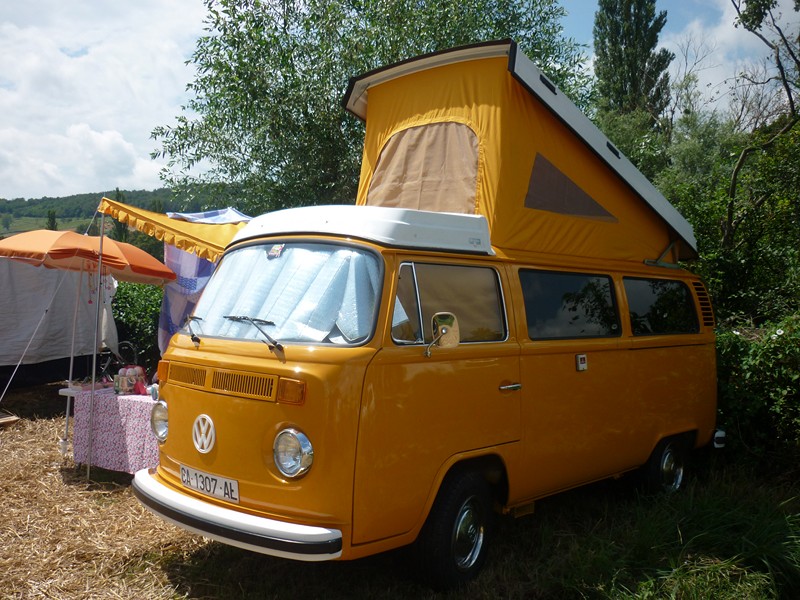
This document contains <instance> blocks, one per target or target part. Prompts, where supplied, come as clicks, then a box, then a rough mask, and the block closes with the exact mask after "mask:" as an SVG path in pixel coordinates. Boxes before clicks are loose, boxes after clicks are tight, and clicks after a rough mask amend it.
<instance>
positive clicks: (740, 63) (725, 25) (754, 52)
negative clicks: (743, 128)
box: [658, 0, 797, 105]
mask: <svg viewBox="0 0 800 600" xmlns="http://www.w3.org/2000/svg"><path fill="white" fill-rule="evenodd" d="M792 2H793V0H778V11H777V12H778V13H780V12H782V13H783V14H784V15H786V16H789V15H793V16H794V15H797V13H795V12H794V11H793V10H792ZM661 4H662V3H661V2H659V4H658V6H659V8H661ZM665 4H668V5H669V7H668V9H667V10H668V12H667V19H668V24H667V27H666V28H665V31H664V32H662V35H661V40H660V41H661V43H662V45H664V46H665V47H667V48H669V49H670V50H671V51H672V52H674V53H675V54H676V57H677V59H676V61H675V62H673V69H674V68H676V67H677V63H678V62H679V60H680V58H681V55H680V51H679V47H680V46H681V44H685V43H686V42H687V41H688V40H690V39H691V40H692V41H693V43H695V44H696V43H702V44H703V45H704V46H705V47H706V48H707V50H710V51H711V53H710V54H709V56H708V58H707V59H706V60H705V61H704V63H703V69H702V70H700V71H699V72H698V76H699V80H700V81H699V83H700V89H701V90H704V91H705V93H706V94H707V95H709V96H710V95H716V96H717V97H718V98H719V99H720V100H721V102H722V103H723V105H724V104H725V103H726V100H725V98H726V94H727V91H728V89H729V87H730V86H731V85H732V84H733V83H734V81H735V80H736V78H737V76H738V75H739V73H741V72H742V70H743V69H744V68H745V67H747V66H749V65H754V64H756V63H759V62H760V61H761V60H763V59H764V58H769V57H770V51H769V49H768V48H767V47H766V45H765V44H764V43H763V42H762V41H761V40H759V39H758V38H757V37H756V36H755V35H753V34H752V33H750V32H749V31H745V30H744V29H743V28H741V27H734V23H735V21H736V11H735V10H734V8H733V5H732V4H731V2H730V0H688V1H687V0H683V1H682V2H681V3H676V2H669V3H665ZM670 21H671V22H673V23H675V22H678V23H680V24H681V25H680V27H670Z"/></svg>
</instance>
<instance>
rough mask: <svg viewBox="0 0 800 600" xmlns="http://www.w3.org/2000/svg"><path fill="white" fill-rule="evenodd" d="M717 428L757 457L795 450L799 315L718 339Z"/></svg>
mask: <svg viewBox="0 0 800 600" xmlns="http://www.w3.org/2000/svg"><path fill="white" fill-rule="evenodd" d="M717 354H718V361H719V362H718V369H717V371H718V376H719V407H720V424H721V426H722V427H724V428H726V429H727V431H728V432H729V434H730V435H729V439H730V441H731V443H732V444H733V445H734V446H735V445H736V444H743V445H744V446H745V447H746V448H747V449H749V450H751V451H753V452H755V453H756V454H758V455H762V454H764V453H765V452H770V451H773V450H787V449H791V450H793V451H796V450H798V449H800V315H793V316H790V317H787V318H785V319H783V320H781V321H778V322H776V323H769V324H765V325H764V326H762V327H758V328H755V327H733V328H730V329H727V328H726V329H723V330H721V331H719V332H718V333H717Z"/></svg>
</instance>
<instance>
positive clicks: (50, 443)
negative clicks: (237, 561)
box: [0, 386, 207, 599]
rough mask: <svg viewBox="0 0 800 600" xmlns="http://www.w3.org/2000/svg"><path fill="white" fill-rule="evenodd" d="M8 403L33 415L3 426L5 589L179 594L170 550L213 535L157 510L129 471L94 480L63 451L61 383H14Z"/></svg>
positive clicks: (26, 594)
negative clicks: (18, 386) (194, 531)
mask: <svg viewBox="0 0 800 600" xmlns="http://www.w3.org/2000/svg"><path fill="white" fill-rule="evenodd" d="M0 408H2V409H3V410H5V411H8V412H11V413H13V414H17V415H19V416H21V417H23V418H21V419H20V420H19V421H17V422H16V423H14V424H11V425H8V426H6V427H3V428H0V489H1V490H2V492H1V493H0V494H1V495H0V498H2V501H1V502H0V596H2V597H3V598H58V599H69V598H81V599H84V598H126V599H127V598H174V597H176V595H178V594H176V586H175V584H173V583H172V582H170V580H169V576H168V573H166V572H165V570H164V562H165V561H163V560H160V558H162V557H163V555H164V554H165V553H169V554H170V555H174V556H178V557H180V556H181V555H182V554H184V553H189V552H193V551H195V550H197V549H198V548H199V546H202V545H203V544H206V543H207V542H205V541H204V540H203V539H202V538H199V537H197V536H191V535H189V534H186V533H183V532H182V531H181V530H179V529H177V528H175V527H172V526H170V525H168V524H166V523H164V522H162V521H161V520H159V519H157V518H156V517H154V516H153V515H151V514H149V513H147V511H145V510H144V508H142V506H141V505H140V504H139V503H138V502H137V501H136V499H135V498H134V497H133V494H132V493H131V490H130V486H129V485H128V480H129V478H126V477H124V476H114V475H112V474H109V473H102V472H101V473H94V472H93V473H92V478H93V479H95V480H102V481H100V482H98V481H90V480H87V477H86V471H85V469H79V468H76V466H75V465H74V463H73V462H72V458H71V456H72V453H71V451H70V452H69V453H68V454H67V457H66V458H65V457H62V456H61V454H60V452H59V450H58V439H59V437H60V436H61V435H62V433H63V429H64V416H63V410H64V407H63V399H61V398H59V397H58V395H57V387H56V388H53V387H52V386H45V387H42V388H35V389H34V388H32V389H30V390H23V391H21V392H20V391H17V392H14V391H13V390H12V391H11V392H9V394H8V395H7V396H6V398H5V399H4V400H3V403H2V404H0ZM59 408H60V413H61V414H60V415H54V414H46V413H48V412H50V413H53V412H55V411H56V410H58V409H59ZM43 413H45V414H44V416H43ZM115 479H116V480H117V481H114V480H115Z"/></svg>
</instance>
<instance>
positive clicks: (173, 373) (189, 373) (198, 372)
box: [169, 362, 206, 388]
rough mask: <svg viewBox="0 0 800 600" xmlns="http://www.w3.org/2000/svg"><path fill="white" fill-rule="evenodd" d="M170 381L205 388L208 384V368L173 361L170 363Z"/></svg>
mask: <svg viewBox="0 0 800 600" xmlns="http://www.w3.org/2000/svg"><path fill="white" fill-rule="evenodd" d="M169 381H170V382H174V383H183V384H184V385H188V386H190V387H199V388H203V387H205V386H206V370H205V369H204V368H202V367H193V366H190V365H184V364H181V363H174V362H172V363H170V364H169Z"/></svg>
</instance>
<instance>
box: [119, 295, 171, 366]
mask: <svg viewBox="0 0 800 600" xmlns="http://www.w3.org/2000/svg"><path fill="white" fill-rule="evenodd" d="M163 296H164V291H163V290H162V289H161V288H160V287H157V286H154V285H145V284H139V283H126V282H120V284H119V286H118V287H117V293H116V295H115V296H114V302H113V304H112V305H111V308H112V312H113V313H114V321H116V324H117V333H118V335H119V339H120V341H122V340H127V341H129V342H132V343H133V345H134V346H136V349H137V351H138V353H139V357H138V362H139V364H140V365H141V366H142V367H144V368H145V370H146V371H147V374H148V376H149V377H152V375H153V373H154V372H155V370H156V368H157V367H158V361H159V358H160V357H161V354H160V352H159V350H158V315H159V313H160V311H161V299H162V298H163Z"/></svg>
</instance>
